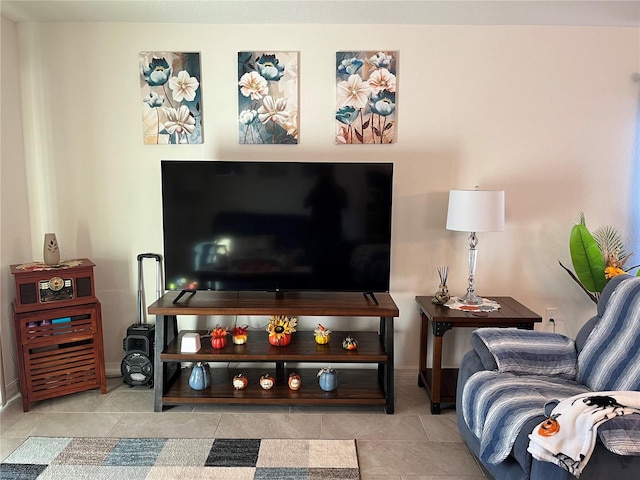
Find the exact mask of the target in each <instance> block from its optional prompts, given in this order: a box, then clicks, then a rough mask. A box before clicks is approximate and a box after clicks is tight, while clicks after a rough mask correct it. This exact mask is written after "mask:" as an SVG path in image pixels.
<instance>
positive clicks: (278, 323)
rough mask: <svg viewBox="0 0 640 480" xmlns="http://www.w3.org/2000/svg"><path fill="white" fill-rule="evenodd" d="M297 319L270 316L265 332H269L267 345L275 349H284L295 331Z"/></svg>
mask: <svg viewBox="0 0 640 480" xmlns="http://www.w3.org/2000/svg"><path fill="white" fill-rule="evenodd" d="M297 325H298V319H297V318H296V317H291V318H289V317H285V316H282V315H280V316H276V315H272V316H271V317H269V324H268V325H267V332H269V343H270V344H271V345H274V346H276V347H284V346H286V345H289V344H290V343H291V334H292V333H293V332H295V331H296V326H297Z"/></svg>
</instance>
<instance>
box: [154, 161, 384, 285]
mask: <svg viewBox="0 0 640 480" xmlns="http://www.w3.org/2000/svg"><path fill="white" fill-rule="evenodd" d="M392 187H393V164H392V163H343V162H340V163H338V162H334V163H327V162H322V163H320V162H316V163H313V162H271V161H265V162H250V161H187V160H170V161H163V162H162V206H163V229H164V263H165V288H166V289H167V290H262V291H275V292H284V291H293V290H308V291H334V292H337V291H362V292H388V291H389V272H390V242H391V200H392Z"/></svg>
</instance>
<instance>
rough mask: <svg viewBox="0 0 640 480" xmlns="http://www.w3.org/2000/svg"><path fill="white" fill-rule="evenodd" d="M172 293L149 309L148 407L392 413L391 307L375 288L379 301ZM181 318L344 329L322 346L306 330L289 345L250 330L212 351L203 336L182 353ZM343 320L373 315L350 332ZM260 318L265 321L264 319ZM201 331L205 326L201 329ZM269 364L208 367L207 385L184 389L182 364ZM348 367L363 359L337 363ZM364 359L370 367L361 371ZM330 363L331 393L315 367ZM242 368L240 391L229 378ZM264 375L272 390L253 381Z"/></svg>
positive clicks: (357, 296)
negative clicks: (280, 319)
mask: <svg viewBox="0 0 640 480" xmlns="http://www.w3.org/2000/svg"><path fill="white" fill-rule="evenodd" d="M178 294H179V292H169V293H167V294H165V295H164V296H163V297H162V298H160V299H159V300H158V301H156V302H155V303H153V304H152V305H150V306H149V308H148V311H149V313H150V314H152V315H156V329H155V332H156V333H155V353H154V367H155V368H154V389H155V401H154V410H155V411H156V412H161V411H162V409H163V407H164V406H165V405H180V404H207V403H208V404H246V405H249V404H262V405H265V404H267V405H380V406H383V407H384V408H385V411H386V412H387V413H389V414H391V413H393V411H394V387H393V321H394V317H397V316H398V315H399V311H398V307H397V306H396V304H395V303H394V301H393V299H392V298H391V295H389V294H388V293H378V292H376V295H375V296H376V299H377V301H378V304H377V305H376V303H374V301H373V300H372V299H371V298H370V297H369V296H365V295H363V294H362V293H357V292H352V293H311V292H287V293H285V294H284V295H278V296H276V295H275V294H274V293H269V292H213V291H199V292H197V294H195V295H193V296H187V297H183V298H182V299H181V300H180V301H179V302H177V303H174V300H175V298H176V296H177V295H178ZM180 315H200V316H202V315H265V316H267V317H268V316H270V315H288V316H296V317H305V316H320V317H329V316H330V317H341V318H344V323H345V328H340V329H339V330H340V331H336V330H337V329H335V330H334V332H333V333H332V335H331V341H330V342H329V343H328V344H326V345H318V344H316V343H315V340H314V335H313V332H312V331H298V332H296V333H294V334H293V340H292V342H291V344H289V345H287V346H286V347H274V346H272V345H270V344H269V342H268V338H267V332H266V331H255V330H251V331H250V332H249V341H248V342H247V343H245V344H244V345H235V344H233V342H231V338H229V341H228V342H227V346H226V347H225V348H224V349H221V350H214V349H213V348H212V347H211V343H210V340H209V339H208V338H203V339H202V342H201V343H202V348H201V349H200V351H198V352H197V353H182V352H181V351H180V344H181V339H182V335H183V334H184V333H185V331H179V330H178V316H180ZM347 317H379V319H380V323H379V329H378V330H377V331H359V330H358V331H351V330H350V329H349V328H348V322H349V319H348V318H347ZM265 323H266V319H265ZM200 333H201V334H204V333H206V331H201V332H200ZM349 333H352V334H353V336H354V337H355V338H356V339H357V340H358V348H357V350H351V351H347V350H345V349H343V348H342V340H343V339H344V338H345V337H346V336H347V335H348V334H349ZM195 361H202V362H210V363H215V362H223V363H234V364H235V363H243V364H245V363H249V364H252V363H260V364H263V363H268V364H273V366H271V367H267V368H265V367H264V366H262V367H258V368H255V367H253V366H251V365H250V368H233V369H232V368H212V369H211V377H212V378H211V386H210V387H209V388H207V389H205V390H200V391H198V390H193V389H191V388H190V387H189V383H188V377H189V373H190V369H185V370H184V372H183V371H182V370H183V369H182V368H181V362H195ZM299 362H302V363H315V364H317V367H314V368H289V367H288V366H287V363H299ZM343 364H344V365H348V364H365V365H362V366H361V367H362V368H343ZM366 364H371V365H375V366H377V368H367V365H366ZM326 366H332V367H333V368H335V369H336V370H337V372H338V376H339V386H338V389H337V390H335V391H333V392H324V391H323V390H321V389H320V387H319V385H318V381H317V378H316V374H317V372H318V370H319V369H320V368H322V367H326ZM294 370H295V371H296V372H298V373H299V374H300V376H301V378H302V387H301V388H300V389H299V390H297V391H292V390H290V389H289V388H288V385H287V379H288V376H289V372H290V371H294ZM237 373H243V374H244V375H245V376H246V377H247V378H248V380H249V385H248V387H247V388H246V389H244V390H235V389H234V388H233V385H232V379H233V377H234V375H236V374H237ZM265 373H270V374H271V375H273V376H275V377H276V385H275V386H274V387H273V389H271V390H263V389H261V388H260V386H259V383H258V382H259V378H260V376H261V375H263V374H265Z"/></svg>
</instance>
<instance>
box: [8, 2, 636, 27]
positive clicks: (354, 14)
mask: <svg viewBox="0 0 640 480" xmlns="http://www.w3.org/2000/svg"><path fill="white" fill-rule="evenodd" d="M0 13H1V14H2V16H4V17H6V18H8V19H10V20H13V21H16V22H136V23H147V22H151V23H211V24H247V23H251V24H256V23H259V24H305V23H315V24H415V25H576V26H588V25H592V26H622V27H637V26H640V0H635V1H619V0H601V1H597V0H579V1H574V0H555V1H547V0H502V1H486V0H464V1H463V0H439V1H434V0H414V1H405V0H386V1H376V0H128V1H121V0H71V1H59V0H44V1H35V0H0Z"/></svg>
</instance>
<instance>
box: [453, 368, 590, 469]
mask: <svg viewBox="0 0 640 480" xmlns="http://www.w3.org/2000/svg"><path fill="white" fill-rule="evenodd" d="M585 391H587V389H586V388H585V387H584V386H583V385H579V384H577V383H576V382H574V381H572V380H568V379H564V378H562V377H560V376H540V375H514V374H512V373H499V372H496V371H486V370H485V371H480V372H477V373H475V374H473V375H472V376H471V377H470V378H469V380H468V381H467V383H466V384H465V388H464V391H463V395H462V402H461V403H462V415H463V418H464V421H465V423H466V424H467V426H468V427H469V429H470V430H471V431H472V432H473V434H474V435H475V436H476V437H477V438H479V439H480V452H479V453H480V454H479V458H480V461H482V462H483V463H490V464H497V463H500V462H501V461H503V460H504V459H505V458H506V457H507V456H508V455H509V452H510V451H511V448H512V447H513V444H514V442H515V440H516V437H517V436H518V433H519V432H520V431H521V429H522V426H523V424H525V422H527V421H528V420H530V419H531V418H533V417H537V416H540V415H544V407H545V403H547V402H548V401H550V400H553V399H555V398H564V397H571V396H573V395H576V394H578V393H583V392H585ZM528 433H529V432H528Z"/></svg>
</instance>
